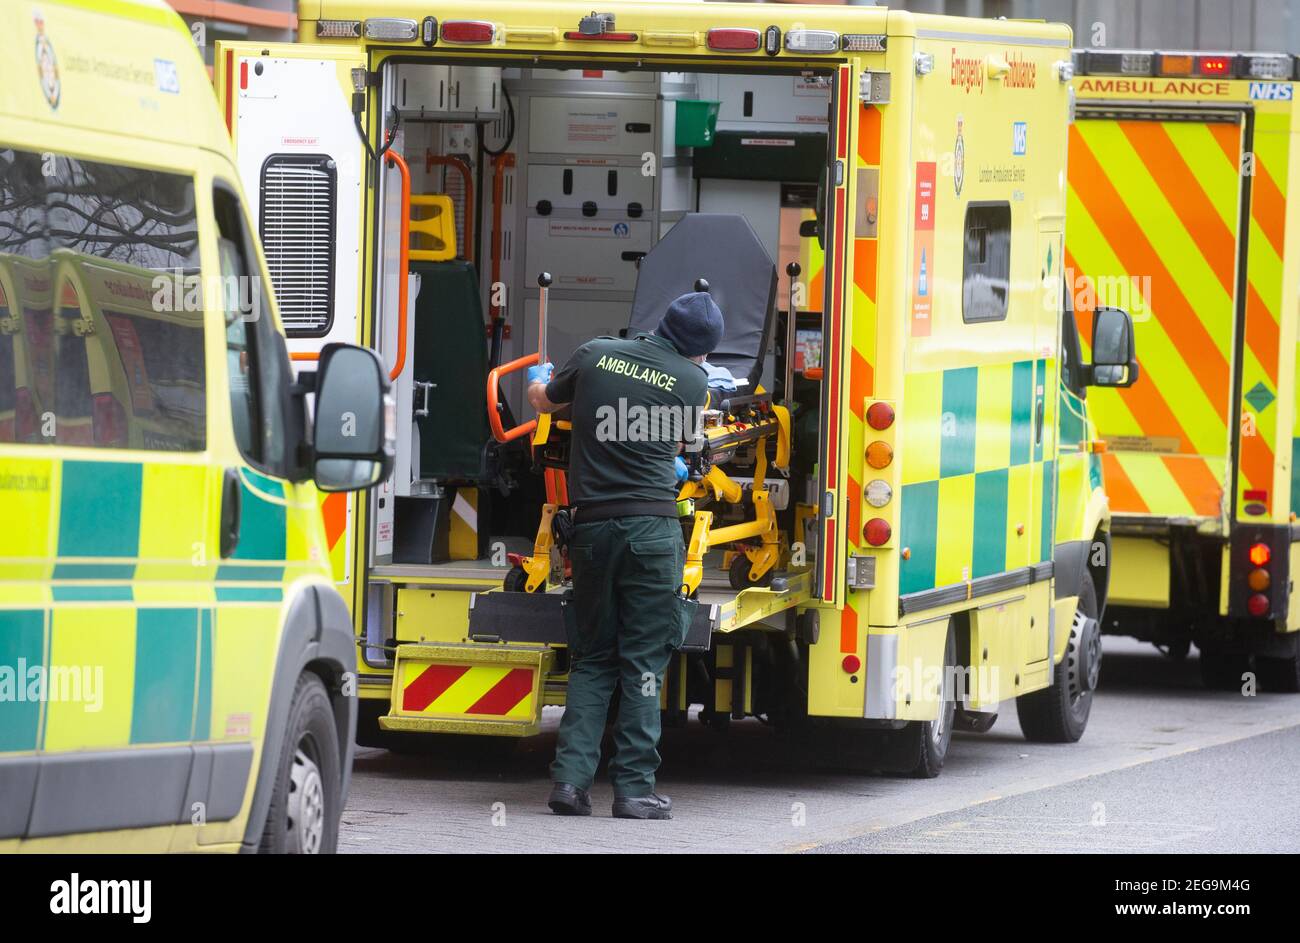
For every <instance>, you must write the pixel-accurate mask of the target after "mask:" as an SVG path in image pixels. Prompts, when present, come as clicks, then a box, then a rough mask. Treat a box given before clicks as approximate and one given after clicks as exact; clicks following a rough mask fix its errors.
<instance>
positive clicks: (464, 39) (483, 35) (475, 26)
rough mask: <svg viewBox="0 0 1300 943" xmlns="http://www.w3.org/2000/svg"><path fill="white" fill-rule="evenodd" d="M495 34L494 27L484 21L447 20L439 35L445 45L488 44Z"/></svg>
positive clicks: (495, 29)
mask: <svg viewBox="0 0 1300 943" xmlns="http://www.w3.org/2000/svg"><path fill="white" fill-rule="evenodd" d="M496 34H497V28H496V26H495V25H494V24H492V23H488V22H486V21H484V20H449V21H447V22H446V23H443V24H442V30H441V31H440V33H439V35H440V36H441V37H442V41H443V42H447V43H490V42H492V40H493V39H495V38H496Z"/></svg>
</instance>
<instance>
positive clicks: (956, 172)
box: [952, 116, 966, 196]
mask: <svg viewBox="0 0 1300 943" xmlns="http://www.w3.org/2000/svg"><path fill="white" fill-rule="evenodd" d="M965 180H966V142H965V141H963V140H962V137H961V117H960V116H958V118H957V143H956V144H954V145H953V147H952V185H953V187H954V188H955V189H956V190H957V195H958V196H961V185H962V184H963V183H964V182H965Z"/></svg>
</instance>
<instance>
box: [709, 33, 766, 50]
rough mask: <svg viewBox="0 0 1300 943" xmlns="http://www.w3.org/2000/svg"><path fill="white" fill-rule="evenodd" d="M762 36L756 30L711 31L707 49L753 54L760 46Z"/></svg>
mask: <svg viewBox="0 0 1300 943" xmlns="http://www.w3.org/2000/svg"><path fill="white" fill-rule="evenodd" d="M762 41H763V40H762V36H761V35H760V33H759V32H758V30H756V29H730V28H722V29H711V30H709V48H710V49H716V50H719V51H725V52H755V51H756V50H757V49H758V48H759V46H760V45H762Z"/></svg>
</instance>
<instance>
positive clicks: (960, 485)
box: [899, 359, 1056, 595]
mask: <svg viewBox="0 0 1300 943" xmlns="http://www.w3.org/2000/svg"><path fill="white" fill-rule="evenodd" d="M1055 369H1056V364H1055V361H1052V360H1042V359H1040V360H1022V361H1017V362H1014V363H1003V364H992V365H984V366H972V367H960V368H956V369H951V370H940V371H933V372H926V373H911V374H908V375H907V377H906V379H905V381H904V402H905V404H906V407H905V410H904V412H903V415H902V422H903V431H902V436H903V441H905V442H906V443H907V462H906V463H905V464H904V465H903V469H902V474H903V488H902V492H903V493H902V512H901V526H900V535H899V545H900V547H902V548H904V549H905V550H906V551H907V554H906V558H905V559H904V560H903V562H902V563H901V565H900V577H899V594H900V595H906V594H908V593H915V592H920V591H923V590H927V589H934V588H936V587H940V586H950V585H953V584H958V583H963V582H967V581H969V580H974V579H978V578H980V577H982V576H991V575H993V574H995V573H1003V572H1006V571H1008V570H1012V569H1015V568H1017V567H1022V566H1029V565H1030V564H1034V563H1038V562H1040V561H1043V560H1050V559H1051V558H1052V546H1053V534H1054V530H1053V502H1052V495H1053V475H1054V474H1055V462H1054V461H1052V460H1051V459H1050V458H1048V459H1046V460H1045V459H1044V455H1048V456H1050V455H1052V454H1053V448H1052V443H1051V442H1050V441H1049V437H1050V435H1051V429H1052V417H1051V415H1050V412H1051V410H1050V406H1049V404H1048V403H1044V404H1043V408H1044V410H1045V413H1047V415H1045V416H1044V421H1043V434H1042V436H1038V437H1036V436H1035V428H1034V426H1035V416H1034V413H1035V410H1036V408H1037V402H1038V400H1039V399H1040V398H1041V397H1042V393H1041V392H1040V391H1041V390H1043V388H1044V384H1045V378H1046V376H1047V371H1049V370H1055ZM941 508H942V509H943V513H942V516H941V515H940V509H941Z"/></svg>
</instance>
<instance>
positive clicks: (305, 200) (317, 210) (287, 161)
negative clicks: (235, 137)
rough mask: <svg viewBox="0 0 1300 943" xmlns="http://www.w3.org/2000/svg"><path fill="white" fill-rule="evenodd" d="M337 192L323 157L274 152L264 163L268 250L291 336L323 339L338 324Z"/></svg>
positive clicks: (264, 222) (264, 238)
mask: <svg viewBox="0 0 1300 943" xmlns="http://www.w3.org/2000/svg"><path fill="white" fill-rule="evenodd" d="M337 191H338V174H337V171H336V168H335V165H334V161H333V160H331V159H330V158H328V157H325V156H323V155H308V156H305V155H300V154H272V155H271V156H270V157H268V158H267V160H266V163H265V164H263V165H262V187H261V193H262V214H261V215H262V225H261V231H262V248H263V251H264V252H265V253H266V265H267V268H268V269H269V270H270V272H271V284H272V285H273V286H274V288H275V296H276V299H277V300H278V301H279V303H280V318H281V320H282V321H283V322H284V329H285V333H287V334H288V335H289V336H290V337H295V336H296V337H302V336H317V337H318V336H320V335H322V334H325V333H327V332H328V331H329V328H330V323H331V321H332V320H333V312H334V241H335V240H334V231H335V201H336V198H337Z"/></svg>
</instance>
